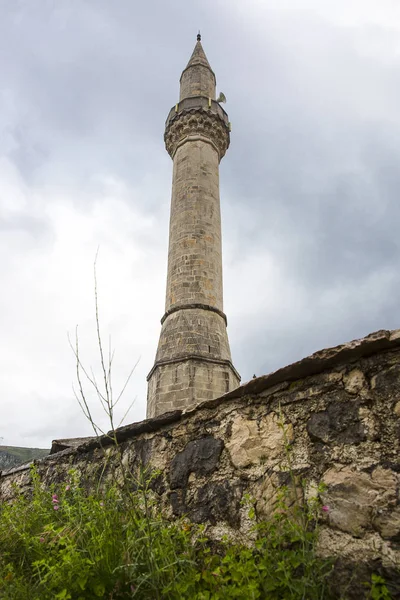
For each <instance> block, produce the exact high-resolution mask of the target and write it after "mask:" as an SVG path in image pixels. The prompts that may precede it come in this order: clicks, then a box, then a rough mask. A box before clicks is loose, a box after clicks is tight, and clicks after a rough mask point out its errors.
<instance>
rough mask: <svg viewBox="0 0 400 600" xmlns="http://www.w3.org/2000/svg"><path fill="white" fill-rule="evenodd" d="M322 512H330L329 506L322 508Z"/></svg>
mask: <svg viewBox="0 0 400 600" xmlns="http://www.w3.org/2000/svg"><path fill="white" fill-rule="evenodd" d="M321 510H323V511H324V512H329V506H322V507H321Z"/></svg>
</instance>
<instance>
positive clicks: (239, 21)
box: [0, 0, 400, 445]
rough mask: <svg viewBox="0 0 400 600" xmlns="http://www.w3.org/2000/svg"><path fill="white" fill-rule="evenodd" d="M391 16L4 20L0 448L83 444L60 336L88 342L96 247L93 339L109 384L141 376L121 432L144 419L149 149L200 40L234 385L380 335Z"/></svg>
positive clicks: (79, 10)
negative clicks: (114, 358)
mask: <svg viewBox="0 0 400 600" xmlns="http://www.w3.org/2000/svg"><path fill="white" fill-rule="evenodd" d="M396 10H397V9H396V8H395V7H394V5H393V4H392V3H390V2H389V1H388V0H384V1H382V2H381V3H379V7H376V8H374V7H373V4H368V6H366V5H365V3H364V2H361V0H360V1H358V0H347V1H346V2H343V1H338V2H330V1H328V2H326V3H320V2H317V1H316V0H314V1H313V0H309V1H307V2H305V5H304V9H303V10H299V7H298V3H297V2H296V1H295V0H287V1H285V2H282V1H280V2H276V1H275V0H266V1H265V2H261V1H257V0H249V1H248V2H239V1H234V2H228V1H227V0H226V1H225V0H217V1H215V0H214V1H211V0H202V1H201V2H200V1H197V0H196V1H194V2H191V3H188V2H184V1H183V0H178V1H172V2H169V3H164V2H161V1H158V2H156V1H154V0H152V1H149V2H146V3H134V2H130V1H128V0H117V1H116V2H109V1H108V0H96V1H95V0H79V1H78V0H70V1H68V2H67V1H66V0H65V1H64V0H61V1H57V2H54V1H50V0H38V1H37V2H34V3H32V2H30V1H28V0H18V1H16V0H12V1H11V0H6V1H5V2H3V3H2V5H1V7H0V71H1V73H2V77H1V80H0V154H1V162H0V250H1V251H2V252H3V253H4V255H5V256H7V257H8V258H7V260H6V261H5V262H4V263H3V264H2V265H0V278H2V280H3V283H4V285H5V286H6V289H7V294H6V296H5V297H3V298H2V299H1V300H0V307H1V311H2V318H0V330H1V331H2V344H3V349H2V348H1V345H0V360H2V361H3V364H4V365H5V367H4V372H3V374H0V388H1V389H0V391H1V395H2V397H4V398H7V404H6V413H7V420H6V428H7V431H5V432H4V433H1V432H0V435H3V437H4V438H5V441H6V443H7V442H8V443H12V442H13V441H14V442H15V443H20V444H22V443H23V440H24V439H25V440H26V443H27V444H29V445H33V444H38V445H39V444H41V445H45V444H46V445H48V444H49V440H51V438H52V437H56V436H60V437H61V436H74V435H80V434H82V433H83V434H90V431H88V430H87V429H85V428H84V426H83V425H82V424H81V421H80V420H79V419H80V417H79V411H78V410H75V408H73V406H74V404H73V403H74V399H73V396H72V393H71V392H70V383H71V380H72V379H73V369H74V365H73V360H71V357H70V355H69V354H68V353H69V350H68V348H67V343H66V330H71V328H72V330H73V327H74V325H75V323H76V322H77V321H80V320H81V319H82V320H83V325H82V336H83V337H85V336H86V335H89V333H88V332H89V331H90V327H89V325H88V324H89V323H90V319H91V318H92V312H91V311H92V304H91V301H92V298H91V293H92V289H91V285H92V284H91V271H92V262H93V257H94V254H95V251H96V248H97V246H98V245H100V246H101V252H100V267H101V265H102V263H101V260H103V261H104V273H103V279H102V277H101V273H100V283H101V281H104V286H103V288H102V289H103V291H102V294H103V295H102V299H103V306H104V313H105V316H104V319H105V323H104V328H105V329H107V328H108V326H110V327H111V328H113V327H114V329H115V330H116V335H117V337H118V339H119V344H120V349H119V356H120V357H121V360H122V365H121V372H122V371H125V372H126V370H128V371H129V365H130V364H131V362H132V361H133V362H134V361H135V360H136V358H137V357H138V356H139V355H141V357H142V358H141V361H140V364H139V367H138V370H137V374H136V378H137V379H136V380H135V384H134V385H135V394H136V393H137V395H138V402H137V405H136V408H135V407H134V411H133V415H132V417H131V420H137V419H140V418H143V416H144V405H145V392H146V383H145V375H146V373H147V372H148V371H149V370H150V368H151V366H152V362H153V359H154V354H155V350H156V344H157V340H158V333H159V319H160V317H161V315H162V312H163V301H164V291H165V275H166V260H167V243H168V239H167V238H168V211H169V199H170V187H171V172H172V168H171V167H172V163H171V161H170V158H169V157H168V155H167V153H166V152H165V150H164V145H163V129H164V122H165V118H166V116H167V114H168V111H169V109H170V107H171V106H173V105H174V103H175V102H176V100H177V98H178V91H179V77H180V73H181V71H182V69H183V68H184V67H185V65H186V63H187V61H188V59H189V57H190V54H191V51H192V48H193V46H194V43H195V36H196V33H197V30H198V29H199V28H200V29H201V30H202V34H203V42H204V49H205V51H206V54H207V56H208V59H209V61H210V63H211V66H212V67H213V69H214V71H215V73H216V76H217V88H218V91H223V92H224V93H225V95H226V97H227V100H228V102H227V104H226V107H225V108H226V110H227V112H228V114H229V117H230V119H231V121H232V137H231V147H230V148H229V150H228V153H227V156H226V157H225V158H224V160H223V162H222V165H221V201H222V213H223V240H224V262H225V264H224V279H225V308H226V312H227V314H228V321H229V330H228V331H229V336H230V342H231V347H232V355H233V360H234V363H235V366H236V367H237V368H238V370H239V371H240V372H241V374H242V377H243V380H246V379H249V378H250V377H251V376H252V375H253V373H256V374H257V375H260V374H262V373H265V372H267V371H270V370H272V369H274V368H277V367H279V366H282V365H284V364H286V363H288V362H290V361H292V360H295V359H298V358H301V357H302V356H304V355H306V354H309V353H310V352H312V351H314V350H317V349H319V348H320V347H326V346H329V345H333V344H336V343H340V342H344V341H346V340H348V339H351V338H354V337H359V336H362V335H365V334H367V333H369V332H370V331H373V330H375V329H380V328H395V327H398V325H399V316H398V304H399V296H400V277H399V275H398V265H399V262H400V242H399V236H398V230H399V225H400V205H399V202H398V189H399V184H400V175H399V169H398V164H399V160H400V143H399V141H400V116H399V113H398V106H399V105H400V68H399V67H400V64H399V63H400V59H399V56H400V54H399V52H398V39H399V33H400V32H399V31H398V28H397V29H396V21H395V18H394V17H393V18H390V15H391V14H392V13H391V11H392V12H393V11H396ZM393 15H394V12H393ZM101 257H103V258H101ZM83 341H84V340H83ZM2 352H3V353H2ZM88 353H89V361H93V362H95V361H96V355H95V348H94V349H93V348H90V349H89V351H88ZM2 357H3V358H2ZM57 399H58V400H57ZM24 412H25V413H26V419H25V420H24V418H22V416H21V415H23V413H24ZM54 423H57V426H55V425H54Z"/></svg>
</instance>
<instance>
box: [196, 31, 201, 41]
mask: <svg viewBox="0 0 400 600" xmlns="http://www.w3.org/2000/svg"><path fill="white" fill-rule="evenodd" d="M197 41H198V42H200V41H201V33H200V29H199V33H198V34H197Z"/></svg>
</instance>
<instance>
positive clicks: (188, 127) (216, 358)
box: [147, 34, 240, 417]
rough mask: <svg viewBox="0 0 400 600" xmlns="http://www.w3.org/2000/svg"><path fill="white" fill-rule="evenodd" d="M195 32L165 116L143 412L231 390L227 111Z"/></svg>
mask: <svg viewBox="0 0 400 600" xmlns="http://www.w3.org/2000/svg"><path fill="white" fill-rule="evenodd" d="M200 40H201V38H200V34H199V35H198V36H197V44H196V46H195V48H194V51H193V54H192V56H191V58H190V60H189V62H188V65H187V67H186V68H185V69H184V71H183V73H182V76H181V79H180V84H181V86H180V88H181V89H180V99H179V103H178V104H176V106H174V107H173V108H172V109H171V111H170V113H169V115H168V118H167V121H166V126H165V136H164V139H165V146H166V149H167V151H168V153H169V155H170V156H171V158H172V160H173V162H174V168H173V179H172V200H171V218H170V228H169V251H168V276H167V294H166V301H165V314H164V316H163V318H162V319H161V324H162V329H161V335H160V341H159V343H158V350H157V355H156V360H155V363H154V366H153V368H152V370H151V371H150V373H149V375H148V377H147V381H148V394H147V416H148V417H154V416H156V415H159V414H161V413H164V412H168V411H170V410H174V409H184V408H190V407H193V406H195V405H196V404H198V403H199V402H202V401H204V400H209V399H212V398H217V397H218V396H220V395H222V394H224V393H225V392H228V391H229V390H232V389H234V388H235V387H237V386H238V385H239V382H240V376H239V374H238V373H237V371H236V370H235V368H234V366H233V365H232V362H231V353H230V349H229V342H228V335H227V332H226V325H227V320H226V316H225V314H224V312H223V302H222V256H221V214H220V201H219V162H220V160H221V158H222V157H223V156H224V154H225V152H226V150H227V148H228V146H229V130H230V126H229V120H228V115H227V114H226V112H225V111H224V110H223V109H222V107H221V106H220V105H219V103H218V102H217V101H216V99H215V84H216V80H215V75H214V73H213V71H212V69H211V67H210V65H209V63H208V60H207V57H206V55H205V53H204V50H203V47H202V45H201V41H200Z"/></svg>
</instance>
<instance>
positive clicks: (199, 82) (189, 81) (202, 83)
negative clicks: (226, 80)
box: [180, 31, 216, 100]
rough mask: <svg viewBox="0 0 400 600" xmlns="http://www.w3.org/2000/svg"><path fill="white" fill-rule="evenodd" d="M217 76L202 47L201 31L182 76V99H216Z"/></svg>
mask: <svg viewBox="0 0 400 600" xmlns="http://www.w3.org/2000/svg"><path fill="white" fill-rule="evenodd" d="M215 84H216V80H215V75H214V71H213V70H212V68H211V67H210V63H209V62H208V59H207V56H206V54H205V52H204V50H203V46H202V45H201V34H200V31H199V33H198V34H197V42H196V45H195V47H194V50H193V52H192V56H191V57H190V59H189V62H188V64H187V65H186V68H185V69H184V70H183V73H182V76H181V95H180V99H181V100H182V99H183V98H187V97H189V96H207V97H209V98H213V99H215Z"/></svg>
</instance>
